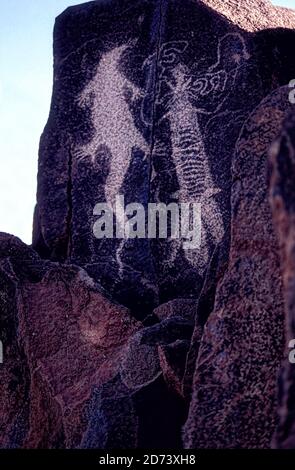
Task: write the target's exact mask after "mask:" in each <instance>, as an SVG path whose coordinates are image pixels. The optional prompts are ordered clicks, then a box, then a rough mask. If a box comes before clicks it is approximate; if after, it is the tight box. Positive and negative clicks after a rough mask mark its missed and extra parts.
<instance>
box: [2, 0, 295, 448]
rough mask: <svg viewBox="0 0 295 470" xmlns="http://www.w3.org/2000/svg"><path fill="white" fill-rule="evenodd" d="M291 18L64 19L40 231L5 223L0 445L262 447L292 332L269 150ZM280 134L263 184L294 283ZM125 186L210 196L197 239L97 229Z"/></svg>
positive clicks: (226, 5) (197, 8) (43, 160)
mask: <svg viewBox="0 0 295 470" xmlns="http://www.w3.org/2000/svg"><path fill="white" fill-rule="evenodd" d="M130 19H132V21H131V20H130ZM273 27H277V28H278V27H283V28H281V29H280V28H278V29H271V28H273ZM294 27H295V18H294V12H292V11H291V10H290V11H289V10H287V9H280V8H275V7H273V6H272V5H271V4H270V3H269V2H267V1H263V0H245V1H243V2H242V1H238V0H237V1H233V0H227V1H221V0H204V1H197V0H132V1H130V0H99V1H96V2H89V3H86V4H83V5H80V6H75V7H71V8H68V9H67V10H66V11H65V12H64V13H63V14H62V15H60V16H59V17H58V18H57V20H56V25H55V32H54V88H53V99H52V105H51V110H50V116H49V120H48V123H47V125H46V128H45V130H44V133H43V135H42V138H41V145H40V157H39V173H38V195H37V207H36V211H35V217H34V234H33V246H32V248H31V247H26V246H25V245H24V244H23V243H21V242H20V241H19V240H18V239H15V238H13V237H11V236H8V235H4V234H2V235H0V334H1V337H0V339H1V340H2V341H3V344H4V364H3V365H0V405H1V410H2V411H1V412H0V447H8V448H13V447H16V448H22V447H24V448H31V447H33V448H37V447H45V448H78V447H80V448H103V449H114V448H121V449H126V448H134V447H140V448H154V449H155V448H181V447H183V446H184V447H269V446H270V443H271V439H272V435H273V433H274V431H275V427H276V423H277V413H276V374H277V371H278V370H279V367H280V365H281V361H282V359H283V357H284V344H285V340H284V305H283V286H282V279H281V270H280V262H279V250H278V243H277V239H276V235H275V233H274V229H273V226H272V222H271V221H272V217H271V210H270V207H269V203H268V179H269V172H268V170H267V155H268V150H269V147H270V145H271V143H272V141H273V140H274V139H275V138H276V137H277V135H278V133H279V130H280V126H281V124H282V121H283V118H284V115H285V113H286V111H287V108H288V107H290V104H289V101H288V91H289V90H288V89H287V88H286V87H284V85H286V84H287V83H288V82H289V81H290V80H291V79H293V78H294V77H295V63H294V57H293V56H294V51H293V49H292V47H290V45H292V44H294V43H295V31H292V30H291V29H286V28H293V29H294ZM265 28H267V29H265ZM259 103H260V104H259ZM257 105H258V106H257ZM292 119H293V118H292ZM292 122H293V121H292ZM286 126H287V127H286V129H287V131H288V135H289V134H290V136H291V137H290V138H291V139H293V140H294V135H293V133H292V132H293V131H292V126H293V124H292V125H291V124H286ZM286 135H287V134H286ZM286 135H285V137H282V140H281V142H282V144H281V147H280V148H281V150H280V151H279V150H278V144H277V147H276V149H277V150H276V151H275V153H276V154H277V155H278V157H277V160H276V161H275V162H278V163H274V167H275V168H276V169H275V171H274V176H273V187H276V185H277V186H278V187H279V190H276V191H277V193H278V194H279V203H275V204H274V209H275V210H274V212H275V214H277V215H275V217H276V220H277V221H278V222H277V225H278V229H279V232H280V240H281V245H282V253H286V252H287V254H288V262H286V261H284V259H285V258H284V256H283V272H285V278H287V279H288V282H289V283H290V286H291V285H292V282H293V281H292V276H293V274H292V273H293V271H292V269H293V268H292V266H293V265H292V263H293V261H292V259H293V258H292V256H291V255H292V249H293V246H291V242H290V241H288V243H287V242H286V240H287V239H288V237H286V236H285V235H286V234H285V232H284V231H286V230H287V235H288V236H289V233H290V234H292V233H293V232H292V229H291V227H293V226H292V223H293V222H292V220H293V219H292V217H291V214H292V207H293V206H292V203H293V202H292V201H293V192H292V191H293V186H292V181H293V180H292V178H293V173H292V171H293V170H292V168H293V167H292V164H293V163H292V158H293V157H294V155H293V153H292V151H291V150H290V149H291V147H289V153H288V152H286V141H287V140H286V139H287V137H286ZM284 142H285V143H284ZM288 142H289V140H288ZM285 154H286V155H287V156H286V162H287V168H285V167H284V166H283V165H282V163H281V159H282V158H285ZM291 163H292V164H291ZM276 165H277V166H276ZM280 178H281V179H283V180H284V181H283V182H282V184H281V183H278V182H280V181H281V180H280ZM118 194H121V195H124V197H125V203H130V202H137V203H142V204H143V205H144V207H147V204H148V203H149V202H154V203H155V202H163V203H166V204H168V203H172V202H177V203H179V202H180V203H185V202H195V203H201V204H202V239H201V247H200V248H194V249H191V250H185V249H184V248H185V246H184V243H183V242H184V240H171V239H165V240H159V239H156V240H145V239H132V240H128V241H126V240H118V239H103V240H98V239H96V238H95V237H94V234H93V227H94V223H95V222H96V216H95V215H94V214H93V210H94V207H95V205H96V204H97V203H99V202H101V203H109V204H110V203H113V202H114V200H115V197H116V195H118ZM273 199H274V198H273ZM121 225H122V220H121V221H120V219H119V218H117V219H116V220H114V226H115V228H120V227H121ZM286 227H288V229H286ZM290 237H291V235H290ZM292 237H293V235H292ZM290 239H291V238H290ZM288 240H289V239H288ZM290 279H291V281H290ZM288 282H287V283H286V280H285V291H286V292H285V297H286V298H287V299H288V302H289V304H290V305H289V304H288V310H287V311H288V315H289V318H290V322H291V323H290V324H291V327H290V330H288V331H287V334H291V332H292V331H293V327H294V325H293V323H292V320H291V319H292V318H293V310H292V309H293V300H292V299H293V297H292V290H291V287H290V286H289V284H288ZM286 285H287V288H286ZM286 370H287V372H285V375H284V374H282V379H281V383H282V386H281V389H280V390H281V392H280V397H279V398H280V399H281V402H282V404H281V407H280V409H281V415H282V420H281V425H280V427H279V429H278V431H277V437H276V443H277V446H281V447H288V446H289V447H290V446H291V445H292V442H293V441H292V439H293V437H292V436H293V425H294V423H293V421H292V412H293V401H294V400H293V398H292V397H293V388H292V387H294V381H293V375H292V374H293V372H292V369H291V368H290V367H289V368H287V369H286ZM286 374H287V380H286V381H285V376H286ZM289 393H290V397H291V399H290V401H288V403H287V405H286V402H285V401H284V400H285V399H286V397H289V395H288V394H289ZM292 400H293V401H292ZM290 416H291V417H290ZM185 423H186V424H185ZM184 425H185V427H184V432H183V433H182V429H183V426H184ZM290 443H291V444H290Z"/></svg>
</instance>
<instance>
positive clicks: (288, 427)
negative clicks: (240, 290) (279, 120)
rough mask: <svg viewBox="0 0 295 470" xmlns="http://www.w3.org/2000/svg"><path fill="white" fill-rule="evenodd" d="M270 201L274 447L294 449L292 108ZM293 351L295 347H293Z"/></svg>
mask: <svg viewBox="0 0 295 470" xmlns="http://www.w3.org/2000/svg"><path fill="white" fill-rule="evenodd" d="M271 158H272V178H271V202H272V208H273V214H274V222H275V226H276V229H277V232H278V236H279V242H280V249H281V264H282V274H283V285H284V298H285V311H286V319H285V330H286V332H285V338H286V339H285V343H286V360H285V363H284V365H283V367H282V370H281V373H280V377H279V387H278V399H279V409H278V411H279V413H278V414H279V419H280V421H279V427H278V430H277V432H276V435H275V438H274V442H273V444H274V446H275V447H277V448H281V449H294V448H295V418H294V416H295V365H294V364H291V363H290V361H289V360H288V359H287V357H288V355H289V353H290V352H291V349H287V347H288V346H289V343H290V341H291V340H294V339H295V303H294V295H295V251H294V246H295V184H294V182H295V109H294V106H293V109H292V111H291V112H290V114H289V116H288V117H287V118H286V121H285V122H284V126H283V129H282V132H281V135H280V137H279V138H278V140H277V141H276V142H275V144H274V145H273V146H272V148H271ZM293 349H295V348H293Z"/></svg>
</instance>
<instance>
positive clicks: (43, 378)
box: [0, 234, 140, 448]
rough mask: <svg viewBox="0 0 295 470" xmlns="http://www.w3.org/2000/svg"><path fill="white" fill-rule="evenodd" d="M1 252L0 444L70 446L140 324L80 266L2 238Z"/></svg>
mask: <svg viewBox="0 0 295 470" xmlns="http://www.w3.org/2000/svg"><path fill="white" fill-rule="evenodd" d="M0 247H1V249H0V259H1V268H0V272H1V326H2V329H1V331H2V332H4V336H3V339H2V341H3V343H4V345H5V349H4V368H2V367H1V368H0V374H1V380H0V388H1V393H0V396H1V401H2V404H3V408H2V410H4V413H3V414H2V416H1V419H3V420H4V422H3V423H2V425H3V428H5V433H3V434H2V433H1V446H3V447H18V446H21V447H33V448H36V447H61V446H65V447H77V446H79V444H80V442H81V439H82V436H83V433H84V429H85V426H86V422H87V420H86V418H85V410H86V408H87V404H88V401H89V400H90V397H91V393H92V389H93V388H94V386H96V387H97V386H99V385H101V384H103V383H105V382H107V381H109V380H111V379H112V377H114V376H116V374H117V373H118V370H119V367H120V359H121V357H122V354H123V352H124V347H126V343H127V341H128V338H129V337H130V336H131V335H132V334H133V333H135V331H136V330H138V329H139V328H140V324H139V323H138V322H136V321H135V320H134V319H133V318H132V317H131V316H130V314H129V312H128V310H127V309H126V308H123V307H120V306H119V305H115V304H113V303H112V302H111V301H110V300H108V299H107V298H106V297H105V296H104V295H103V294H102V293H101V292H100V291H99V289H98V286H97V285H96V284H95V283H94V282H93V280H92V279H90V278H89V277H88V275H87V274H86V273H85V272H84V271H83V270H81V269H80V268H77V267H71V266H61V265H58V264H54V263H49V262H45V261H42V260H41V259H40V258H39V257H38V255H37V254H35V253H34V252H33V251H32V250H31V249H29V248H27V247H26V246H25V245H24V244H22V243H21V242H20V241H19V240H17V239H14V238H13V237H9V236H5V235H4V234H1V236H0ZM5 307H6V308H7V310H2V308H5ZM13 319H14V323H12V320H13ZM10 428H11V431H10ZM2 439H3V441H2Z"/></svg>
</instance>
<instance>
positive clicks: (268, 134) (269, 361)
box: [185, 87, 291, 448]
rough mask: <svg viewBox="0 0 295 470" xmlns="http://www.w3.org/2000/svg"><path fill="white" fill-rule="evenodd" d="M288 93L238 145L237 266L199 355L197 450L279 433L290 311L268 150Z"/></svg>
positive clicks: (275, 97)
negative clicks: (280, 384)
mask: <svg viewBox="0 0 295 470" xmlns="http://www.w3.org/2000/svg"><path fill="white" fill-rule="evenodd" d="M288 94H289V88H288V87H283V88H280V89H278V90H277V91H275V92H274V93H273V94H271V95H270V96H269V97H267V98H266V99H265V100H263V101H262V103H260V105H259V106H258V107H257V108H256V109H255V110H254V112H253V113H252V114H251V116H250V117H249V119H248V120H247V121H246V123H245V125H244V127H243V130H242V132H241V135H240V138H239V140H238V144H237V148H236V153H235V158H234V163H233V187H232V225H231V248H230V256H229V258H230V259H229V265H228V268H227V271H226V273H225V275H224V276H223V278H222V280H221V282H220V283H219V285H218V286H217V292H216V299H215V305H214V310H213V312H212V313H211V315H210V317H209V319H208V322H207V323H206V326H205V330H204V334H203V337H202V340H201V345H200V350H199V354H198V359H197V367H196V372H195V376H194V382H193V394H192V401H191V405H190V412H189V418H188V422H187V423H186V426H185V442H186V444H187V446H188V447H191V448H199V447H201V448H202V447H206V448H207V447H209V448H211V447H218V448H223V447H226V448H228V447H230V448H236V447H238V448H241V447H243V448H267V447H270V444H271V439H272V435H273V433H274V431H275V426H276V378H277V372H278V368H279V366H280V364H281V361H282V359H283V352H284V332H283V324H284V305H283V296H282V283H281V274H280V266H279V256H278V246H277V239H276V236H275V233H274V229H273V226H272V220H271V210H270V206H269V202H268V150H269V147H270V145H271V143H272V141H273V140H274V139H275V138H276V136H277V134H278V130H279V129H280V125H281V123H282V122H283V118H284V115H285V112H286V110H287V109H288V107H290V106H291V105H290V103H289V100H288Z"/></svg>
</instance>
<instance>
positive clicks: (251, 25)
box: [203, 0, 295, 31]
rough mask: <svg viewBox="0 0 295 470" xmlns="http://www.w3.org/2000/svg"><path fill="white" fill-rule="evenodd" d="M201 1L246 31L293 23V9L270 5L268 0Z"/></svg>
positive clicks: (291, 25) (285, 26) (287, 25)
mask: <svg viewBox="0 0 295 470" xmlns="http://www.w3.org/2000/svg"><path fill="white" fill-rule="evenodd" d="M203 3H205V4H206V5H209V6H210V7H212V8H214V10H216V11H218V12H219V13H221V14H222V15H224V16H226V17H227V18H228V19H230V20H231V21H232V22H233V23H235V24H237V25H239V26H240V27H241V28H243V29H246V30H247V31H258V30H262V29H267V28H294V25H295V11H294V10H291V9H290V8H282V7H278V6H275V5H272V3H271V2H270V1H269V0H203Z"/></svg>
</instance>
